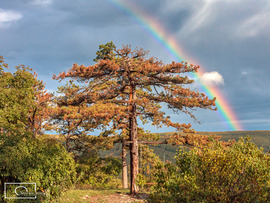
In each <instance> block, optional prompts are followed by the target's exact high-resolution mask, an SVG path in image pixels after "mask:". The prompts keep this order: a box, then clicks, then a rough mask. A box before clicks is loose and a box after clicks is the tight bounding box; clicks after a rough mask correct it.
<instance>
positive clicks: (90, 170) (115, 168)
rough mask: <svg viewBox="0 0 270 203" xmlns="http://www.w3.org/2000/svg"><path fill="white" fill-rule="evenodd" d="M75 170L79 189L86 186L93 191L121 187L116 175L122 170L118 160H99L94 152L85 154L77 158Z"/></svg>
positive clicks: (106, 158)
mask: <svg viewBox="0 0 270 203" xmlns="http://www.w3.org/2000/svg"><path fill="white" fill-rule="evenodd" d="M76 170H77V174H78V176H79V177H80V180H79V181H78V184H79V185H80V186H81V187H84V186H85V185H88V187H89V188H94V189H111V188H118V187H119V186H121V180H120V179H118V175H119V174H120V172H121V170H122V163H121V160H120V159H119V158H115V157H105V158H101V157H99V156H98V154H97V153H94V152H92V153H91V154H86V153H85V154H83V155H81V156H80V157H79V159H78V165H77V169H76Z"/></svg>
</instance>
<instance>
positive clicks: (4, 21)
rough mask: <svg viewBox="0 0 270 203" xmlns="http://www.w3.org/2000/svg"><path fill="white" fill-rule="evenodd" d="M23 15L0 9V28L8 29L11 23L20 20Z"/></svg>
mask: <svg viewBox="0 0 270 203" xmlns="http://www.w3.org/2000/svg"><path fill="white" fill-rule="evenodd" d="M22 17H23V15H22V14H21V13H19V12H16V11H11V10H3V9H0V28H8V27H9V26H10V25H11V23H13V22H15V21H17V20H20V19H21V18H22Z"/></svg>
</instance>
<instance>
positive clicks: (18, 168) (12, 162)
mask: <svg viewBox="0 0 270 203" xmlns="http://www.w3.org/2000/svg"><path fill="white" fill-rule="evenodd" d="M14 139H15V138H14ZM14 139H13V140H9V139H3V141H2V143H1V145H0V160H1V162H0V173H1V175H0V178H1V183H2V184H1V186H2V188H3V185H4V183H5V182H34V183H36V186H37V189H38V190H39V191H44V192H46V193H47V195H51V197H57V196H59V195H60V194H61V193H62V192H63V190H64V189H65V188H67V187H69V186H71V184H72V183H73V182H74V180H75V178H76V170H75V162H74V160H73V158H72V157H71V156H70V155H69V154H68V153H67V151H66V150H65V148H64V147H63V146H62V145H61V144H60V143H59V142H57V141H55V140H52V139H51V140H42V141H41V140H38V139H27V138H22V139H21V140H17V141H14ZM2 191H3V190H2Z"/></svg>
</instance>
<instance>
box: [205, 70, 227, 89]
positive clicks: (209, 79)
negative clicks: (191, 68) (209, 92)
mask: <svg viewBox="0 0 270 203" xmlns="http://www.w3.org/2000/svg"><path fill="white" fill-rule="evenodd" d="M200 80H201V82H202V83H203V84H204V85H207V86H213V85H220V84H221V85H224V79H223V77H222V75H221V74H219V73H218V72H216V71H213V72H206V73H204V74H203V75H202V77H201V78H200Z"/></svg>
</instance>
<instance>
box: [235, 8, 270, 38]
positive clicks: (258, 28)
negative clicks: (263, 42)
mask: <svg viewBox="0 0 270 203" xmlns="http://www.w3.org/2000/svg"><path fill="white" fill-rule="evenodd" d="M269 29H270V11H265V12H261V13H258V14H256V15H254V16H252V17H250V18H248V19H247V20H245V21H244V22H243V23H242V24H241V25H240V26H239V28H238V29H237V31H236V35H237V36H238V37H240V38H247V37H256V36H257V35H258V34H260V33H262V32H269Z"/></svg>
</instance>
